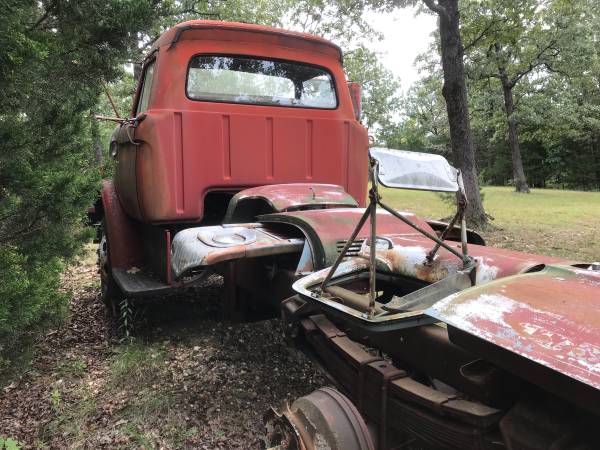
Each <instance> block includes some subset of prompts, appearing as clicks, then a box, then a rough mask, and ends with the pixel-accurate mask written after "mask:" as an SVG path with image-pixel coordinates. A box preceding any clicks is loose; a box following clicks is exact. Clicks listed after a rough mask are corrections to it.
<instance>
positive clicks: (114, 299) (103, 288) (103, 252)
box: [97, 222, 123, 317]
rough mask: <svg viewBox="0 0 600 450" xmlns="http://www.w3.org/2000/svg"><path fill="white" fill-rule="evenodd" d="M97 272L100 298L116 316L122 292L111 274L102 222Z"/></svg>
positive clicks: (106, 238) (104, 228) (106, 239)
mask: <svg viewBox="0 0 600 450" xmlns="http://www.w3.org/2000/svg"><path fill="white" fill-rule="evenodd" d="M97 253H98V272H99V273H100V299H101V300H102V303H104V305H106V308H107V309H108V312H109V313H110V314H111V315H112V316H113V317H117V312H118V311H117V308H118V304H119V303H120V302H121V300H122V299H123V293H122V292H121V289H120V288H119V286H118V285H117V283H116V282H115V279H114V278H113V275H112V270H111V266H110V260H109V258H108V237H107V235H106V227H105V225H104V222H102V231H101V235H100V243H99V244H98V251H97Z"/></svg>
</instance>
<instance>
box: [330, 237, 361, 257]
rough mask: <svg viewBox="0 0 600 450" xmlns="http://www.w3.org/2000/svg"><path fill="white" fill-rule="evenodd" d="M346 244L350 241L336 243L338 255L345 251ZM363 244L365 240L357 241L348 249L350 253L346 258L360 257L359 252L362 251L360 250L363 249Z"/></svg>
mask: <svg viewBox="0 0 600 450" xmlns="http://www.w3.org/2000/svg"><path fill="white" fill-rule="evenodd" d="M346 242H348V240H347V239H344V240H342V241H337V242H336V243H335V245H336V249H337V254H338V255H339V254H340V253H342V250H343V249H344V246H345V245H346ZM363 242H365V240H364V239H355V240H354V242H353V243H352V245H351V246H350V248H349V249H348V252H347V253H346V256H356V255H358V252H359V251H360V248H361V247H362V245H363Z"/></svg>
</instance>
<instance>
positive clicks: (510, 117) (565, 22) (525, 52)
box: [463, 0, 577, 193]
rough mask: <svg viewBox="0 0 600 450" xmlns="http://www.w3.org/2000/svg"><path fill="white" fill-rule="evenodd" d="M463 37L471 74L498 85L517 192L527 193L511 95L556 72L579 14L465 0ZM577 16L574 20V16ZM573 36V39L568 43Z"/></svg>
mask: <svg viewBox="0 0 600 450" xmlns="http://www.w3.org/2000/svg"><path fill="white" fill-rule="evenodd" d="M464 10H465V16H466V20H465V21H464V22H463V34H465V35H467V36H470V38H471V39H472V41H471V43H470V44H469V46H468V52H467V54H468V56H469V63H470V64H469V65H470V67H471V72H472V73H473V74H474V76H475V77H478V78H495V79H497V80H498V81H499V85H500V89H501V92H502V97H503V105H504V112H505V116H506V127H507V132H508V142H509V148H510V154H511V159H512V167H513V182H514V184H515V189H516V191H517V192H521V193H528V192H529V186H528V184H527V178H526V176H525V171H524V169H523V158H522V155H521V148H520V145H519V132H518V125H519V123H518V115H517V114H516V112H517V104H516V101H515V96H514V91H515V88H516V87H517V86H518V85H519V83H523V82H525V81H527V78H528V77H529V76H536V77H540V76H543V73H544V72H555V71H557V70H559V68H558V66H559V65H560V63H561V60H562V55H563V51H562V50H561V48H562V44H563V43H565V42H567V40H568V39H567V34H569V33H571V34H572V32H573V31H574V27H573V25H574V24H575V21H574V20H572V19H574V18H575V17H576V16H577V13H576V11H577V9H576V8H572V7H571V6H569V5H568V4H566V3H564V2H562V1H554V2H552V1H548V2H542V3H540V2H539V1H537V0H519V1H514V2H495V1H492V0H489V1H484V2H481V1H476V2H475V1H465V2H464ZM574 14H575V16H574ZM573 38H575V36H571V39H573Z"/></svg>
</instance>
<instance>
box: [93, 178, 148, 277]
mask: <svg viewBox="0 0 600 450" xmlns="http://www.w3.org/2000/svg"><path fill="white" fill-rule="evenodd" d="M101 195H102V205H103V208H104V224H103V225H104V227H105V230H106V233H107V237H108V246H109V249H108V250H109V251H108V255H109V258H110V265H111V267H112V268H117V267H130V266H133V265H136V264H139V263H140V262H141V261H143V250H142V242H141V239H140V233H139V230H138V227H137V226H136V224H135V223H134V222H133V221H132V220H131V219H130V218H129V217H128V216H127V214H125V211H123V208H122V207H121V203H120V202H119V198H118V197H117V192H116V190H115V187H114V185H113V182H112V181H111V180H104V181H103V182H102V193H101Z"/></svg>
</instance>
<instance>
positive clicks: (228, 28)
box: [151, 20, 342, 61]
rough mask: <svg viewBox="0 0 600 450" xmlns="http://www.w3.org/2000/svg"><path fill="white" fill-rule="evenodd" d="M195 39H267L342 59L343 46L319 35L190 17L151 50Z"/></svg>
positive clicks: (160, 39) (273, 42) (244, 40)
mask: <svg viewBox="0 0 600 450" xmlns="http://www.w3.org/2000/svg"><path fill="white" fill-rule="evenodd" d="M195 39H205V40H218V41H224V40H225V41H226V40H236V41H238V42H247V43H258V42H264V43H265V44H271V45H278V46H282V47H289V48H295V49H299V50H307V51H311V52H319V53H323V54H328V55H331V56H333V57H335V58H337V59H339V60H340V61H341V60H342V50H341V49H340V47H338V46H337V45H336V44H334V43H333V42H331V41H328V40H327V39H323V38H321V37H319V36H314V35H311V34H308V33H301V32H297V31H290V30H283V29H280V28H274V27H269V26H264V25H256V24H250V23H241V22H223V21H219V20H189V21H186V22H181V23H178V24H177V25H175V26H174V27H173V28H171V29H169V30H168V31H166V32H164V33H163V34H162V35H161V36H160V38H158V39H157V41H156V42H155V43H154V45H153V47H152V50H151V52H153V51H155V50H156V49H158V48H160V47H163V46H168V47H169V48H171V47H174V46H176V45H177V43H178V42H180V41H183V40H195Z"/></svg>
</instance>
